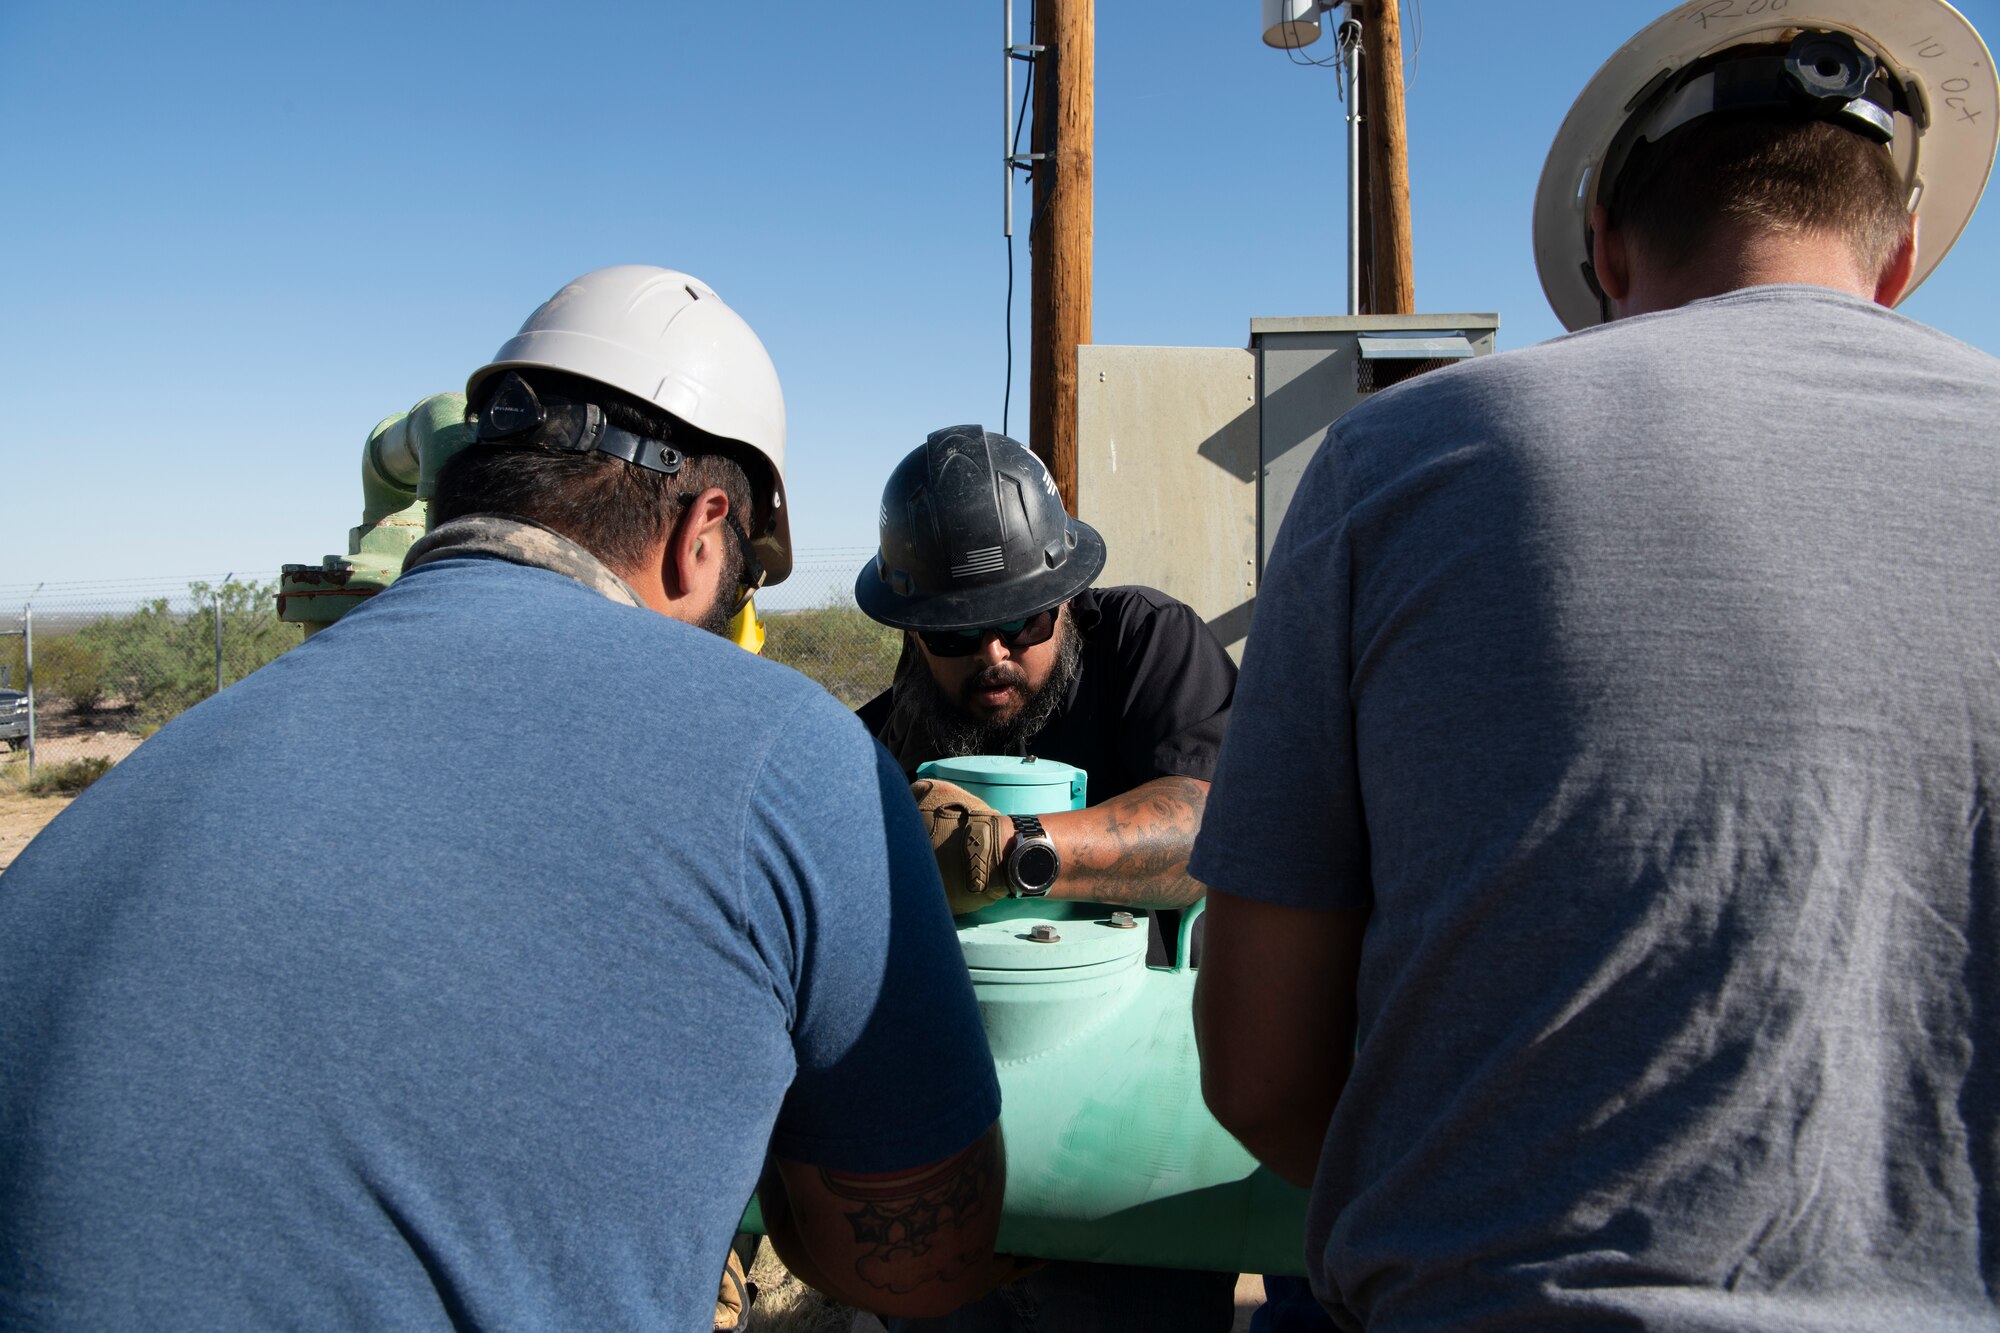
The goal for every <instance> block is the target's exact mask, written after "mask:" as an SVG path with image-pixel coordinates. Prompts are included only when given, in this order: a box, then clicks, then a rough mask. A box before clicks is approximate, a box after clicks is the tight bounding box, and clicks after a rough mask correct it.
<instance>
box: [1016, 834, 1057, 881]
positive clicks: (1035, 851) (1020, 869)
mask: <svg viewBox="0 0 2000 1333" xmlns="http://www.w3.org/2000/svg"><path fill="white" fill-rule="evenodd" d="M1056 864H1057V862H1056V849H1055V848H1053V847H1050V846H1047V845H1045V844H1043V843H1030V844H1028V845H1027V846H1026V847H1023V848H1021V854H1020V856H1019V857H1018V858H1017V859H1016V860H1015V862H1014V875H1015V877H1016V878H1017V879H1019V880H1020V882H1021V887H1023V888H1027V889H1039V888H1044V887H1046V886H1048V885H1049V884H1051V883H1053V882H1054V880H1055V877H1056Z"/></svg>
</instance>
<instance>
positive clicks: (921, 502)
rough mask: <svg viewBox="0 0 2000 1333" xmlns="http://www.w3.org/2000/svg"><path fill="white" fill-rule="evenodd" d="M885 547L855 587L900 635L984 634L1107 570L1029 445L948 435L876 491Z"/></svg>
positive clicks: (976, 432) (975, 433) (965, 429)
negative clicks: (905, 632) (962, 631)
mask: <svg viewBox="0 0 2000 1333" xmlns="http://www.w3.org/2000/svg"><path fill="white" fill-rule="evenodd" d="M881 520H882V549H881V551H880V552H879V553H878V554H877V555H876V556H875V557H874V558H873V559H871V560H870V561H869V562H868V563H867V564H866V565H864V566H862V569H861V573H860V574H859V575H858V576H857V577H856V578H855V580H854V600H855V601H857V602H859V603H860V604H861V609H862V610H863V611H866V612H867V613H868V614H869V615H870V616H871V617H873V618H874V619H876V620H879V621H881V622H882V623H883V624H885V625H893V626H895V627H896V628H897V629H981V628H984V627H985V626H987V625H998V624H1003V623H1005V622H1006V621H1009V620H1019V619H1021V618H1022V617H1024V616H1032V615H1034V614H1036V613H1037V612H1039V611H1046V610H1048V609H1049V608H1050V607H1052V606H1059V605H1061V604H1062V603H1064V602H1066V601H1068V600H1069V599H1070V598H1072V597H1074V596H1076V594H1078V593H1080V592H1082V591H1083V590H1084V589H1085V588H1088V587H1089V586H1090V583H1091V580H1092V579H1095V578H1096V577H1097V576H1098V574H1099V573H1100V572H1101V571H1102V570H1103V569H1104V539H1103V538H1102V537H1100V536H1098V535H1097V531H1096V529H1094V528H1092V527H1091V526H1090V525H1089V524H1087V523H1081V522H1078V521H1077V520H1076V519H1073V518H1071V517H1070V516H1069V514H1068V512H1067V511H1065V510H1064V509H1063V504H1062V497H1061V496H1060V495H1059V494H1057V492H1056V481H1055V478H1054V477H1051V476H1050V475H1049V470H1048V469H1047V468H1045V467H1043V466H1042V460H1041V459H1039V458H1036V457H1035V456H1034V455H1033V454H1032V453H1030V452H1028V449H1027V447H1026V446H1024V445H1022V444H1020V443H1019V442H1018V441H1015V440H1010V439H1008V438H1007V437H1006V436H1005V435H995V434H994V433H993V432H991V431H989V430H986V429H985V428H984V427H981V426H947V427H945V428H944V429H943V430H939V431H933V432H931V435H930V438H929V439H927V440H925V441H924V443H923V445H922V447H920V448H918V449H915V450H912V451H911V453H910V455H909V457H907V458H905V459H904V460H903V461H902V462H901V463H898V464H897V465H896V470H895V471H894V472H891V473H890V474H889V483H888V485H886V486H884V487H883V488H882V511H881Z"/></svg>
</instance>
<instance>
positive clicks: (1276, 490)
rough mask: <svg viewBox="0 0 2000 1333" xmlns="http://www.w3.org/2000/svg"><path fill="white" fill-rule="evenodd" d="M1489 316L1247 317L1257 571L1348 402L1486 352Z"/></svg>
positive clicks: (1493, 325) (1495, 324)
mask: <svg viewBox="0 0 2000 1333" xmlns="http://www.w3.org/2000/svg"><path fill="white" fill-rule="evenodd" d="M1499 329H1500V317H1499V316H1498V315H1348V316H1340V317H1308V318H1287V319H1253V320H1251V321H1250V351H1251V352H1252V354H1253V355H1255V357H1256V358H1257V404H1258V409H1259V411H1258V429H1257V462H1258V469H1259V471H1258V484H1257V535H1258V542H1257V569H1258V572H1259V573H1260V574H1261V573H1262V572H1263V568H1264V561H1265V560H1266V559H1268V558H1269V557H1270V554H1271V543H1272V542H1273V541H1275V540H1276V539H1277V536H1278V524H1279V522H1280V521H1281V520H1282V519H1283V518H1284V516H1285V511H1286V510H1287V509H1289V508H1290V507H1291V503H1292V494H1293V492H1295V491H1297V490H1298V488H1299V476H1300V474H1301V473H1303V472H1304V471H1305V469H1306V464H1307V463H1308V462H1309V461H1311V459H1312V456H1313V455H1314V454H1315V453H1317V452H1318V450H1319V445H1320V441H1322V440H1323V439H1325V438H1326V431H1327V427H1329V426H1331V425H1332V424H1333V423H1334V421H1335V420H1336V419H1337V418H1338V417H1340V415H1341V414H1342V413H1344V412H1346V411H1347V410H1348V409H1349V408H1352V407H1358V406H1360V405H1361V404H1362V403H1363V402H1365V401H1367V399H1368V398H1369V397H1370V396H1372V395H1374V394H1376V393H1379V392H1380V391H1381V390H1383V389H1386V388H1389V387H1390V386H1392V385H1395V384H1399V383H1401V382H1402V381H1404V380H1406V379H1409V378H1410V377H1411V376H1413V375H1418V374H1421V373H1423V372H1424V371H1426V370H1435V369H1437V368H1438V367H1439V366H1445V365H1449V364H1451V363H1452V362H1453V361H1457V360H1462V359H1464V358H1466V357H1472V356H1484V355H1486V354H1487V353H1488V352H1491V351H1492V350H1493V335H1494V334H1495V333H1497V332H1498V331H1499Z"/></svg>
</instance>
